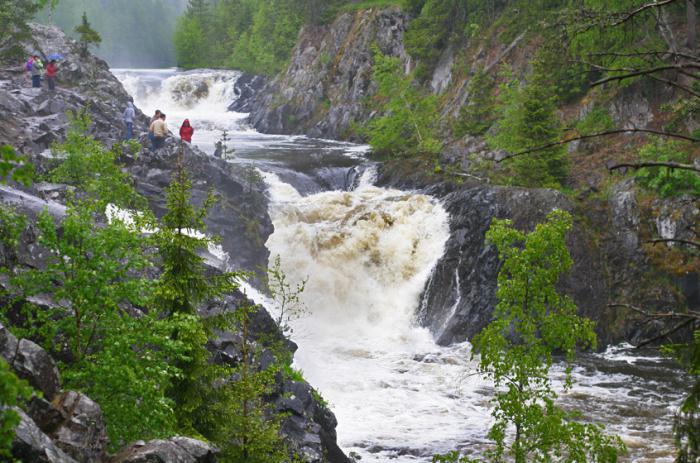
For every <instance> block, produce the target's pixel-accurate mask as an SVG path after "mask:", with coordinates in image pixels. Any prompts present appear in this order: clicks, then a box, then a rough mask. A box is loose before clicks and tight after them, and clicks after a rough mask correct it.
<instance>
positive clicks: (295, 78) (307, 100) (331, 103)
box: [250, 8, 408, 138]
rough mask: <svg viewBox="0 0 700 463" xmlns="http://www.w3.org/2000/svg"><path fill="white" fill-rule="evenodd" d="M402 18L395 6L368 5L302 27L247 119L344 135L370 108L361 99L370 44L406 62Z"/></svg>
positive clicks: (367, 86)
mask: <svg viewBox="0 0 700 463" xmlns="http://www.w3.org/2000/svg"><path fill="white" fill-rule="evenodd" d="M407 23H408V16H407V15H406V14H405V13H403V12H401V11H400V10H398V9H396V8H389V9H368V10H362V11H358V12H356V13H344V14H341V15H340V16H339V17H338V18H337V19H336V20H335V21H334V22H333V23H332V24H330V25H327V26H308V27H306V28H304V29H303V30H302V31H301V33H300V34H299V41H298V43H297V46H296V47H295V49H294V51H293V53H292V58H291V61H290V64H289V67H288V68H287V71H286V72H285V73H283V74H282V75H280V76H279V77H277V78H276V79H274V80H273V81H271V82H270V83H269V84H268V85H267V86H266V87H265V88H264V89H263V90H262V91H261V92H260V93H259V95H258V96H257V97H256V99H255V102H254V103H253V105H252V107H251V111H250V121H251V123H252V124H253V125H254V126H255V128H257V129H258V130H260V131H261V132H271V133H305V134H307V135H309V136H312V137H325V138H347V134H348V132H349V130H350V129H351V126H352V125H353V124H354V123H356V122H363V121H366V120H367V119H368V118H369V117H370V115H371V112H372V111H371V109H369V108H368V106H367V105H366V104H365V101H364V99H365V98H367V97H368V96H370V95H371V94H372V93H373V91H374V89H373V84H372V59H373V58H372V57H373V47H375V46H376V47H377V48H378V49H379V50H381V52H382V53H384V54H386V55H391V56H398V57H400V58H401V59H402V60H403V61H404V62H406V63H408V55H407V54H406V51H405V49H404V46H403V33H404V31H405V29H406V25H407Z"/></svg>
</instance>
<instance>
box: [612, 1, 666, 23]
mask: <svg viewBox="0 0 700 463" xmlns="http://www.w3.org/2000/svg"><path fill="white" fill-rule="evenodd" d="M675 1H676V0H662V1H656V2H653V3H647V4H646V5H642V6H640V7H639V8H637V9H636V10H632V11H630V12H629V13H626V14H625V15H624V16H623V17H622V18H621V19H618V20H617V21H615V22H614V23H612V25H613V26H619V25H620V24H623V23H625V22H627V21H629V20H630V19H632V18H634V17H635V16H637V15H638V14H640V13H642V12H644V11H646V10H649V9H652V8H659V7H662V6H664V5H669V4H671V3H674V2H675Z"/></svg>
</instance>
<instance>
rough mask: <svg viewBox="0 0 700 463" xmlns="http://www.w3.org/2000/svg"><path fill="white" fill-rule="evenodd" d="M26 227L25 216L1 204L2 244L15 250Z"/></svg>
mask: <svg viewBox="0 0 700 463" xmlns="http://www.w3.org/2000/svg"><path fill="white" fill-rule="evenodd" d="M26 225H27V219H26V217H25V216H24V215H22V214H20V213H18V212H17V211H16V210H15V209H14V208H13V207H12V206H9V205H6V204H5V203H0V244H2V245H3V246H5V247H6V248H7V249H11V250H15V249H16V248H17V246H18V245H19V238H20V235H21V234H22V232H23V231H24V229H25V227H26ZM2 270H4V269H2Z"/></svg>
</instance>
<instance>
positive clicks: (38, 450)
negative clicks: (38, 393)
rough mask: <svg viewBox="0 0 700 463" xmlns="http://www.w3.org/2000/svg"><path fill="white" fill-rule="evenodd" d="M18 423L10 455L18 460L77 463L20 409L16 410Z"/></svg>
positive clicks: (41, 462)
mask: <svg viewBox="0 0 700 463" xmlns="http://www.w3.org/2000/svg"><path fill="white" fill-rule="evenodd" d="M17 413H19V415H20V419H21V421H20V423H19V424H18V425H17V428H15V432H16V434H15V439H14V441H13V442H12V455H13V456H14V457H15V458H17V459H19V461H26V462H30V461H31V462H36V463H77V462H76V460H74V459H73V458H71V457H70V456H68V455H67V454H66V453H65V452H63V450H61V449H60V448H58V447H57V446H56V444H54V443H53V442H52V441H51V439H49V437H48V436H47V435H46V434H44V433H43V432H41V430H40V429H39V427H38V426H37V425H36V424H35V423H34V421H32V419H31V418H29V416H27V414H26V413H24V412H23V411H22V410H17Z"/></svg>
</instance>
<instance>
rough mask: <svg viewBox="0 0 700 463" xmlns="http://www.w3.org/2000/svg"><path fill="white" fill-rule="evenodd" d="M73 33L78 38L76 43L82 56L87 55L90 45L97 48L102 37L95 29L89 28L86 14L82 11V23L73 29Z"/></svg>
mask: <svg viewBox="0 0 700 463" xmlns="http://www.w3.org/2000/svg"><path fill="white" fill-rule="evenodd" d="M75 32H76V33H77V34H78V35H79V36H80V38H79V39H78V41H79V42H80V46H81V47H82V51H83V55H87V51H88V47H89V46H90V45H95V46H99V44H100V43H101V42H102V37H100V34H98V33H97V31H96V30H95V29H93V28H92V27H91V26H90V23H89V22H88V19H87V13H85V12H84V11H83V17H82V22H81V23H80V25H79V26H76V27H75Z"/></svg>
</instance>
